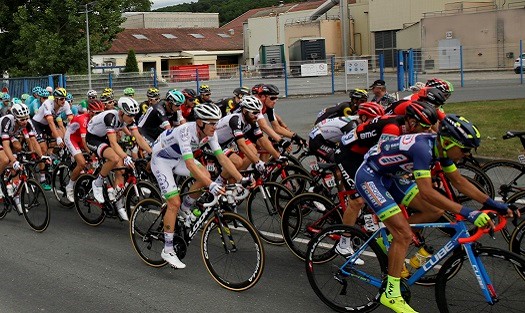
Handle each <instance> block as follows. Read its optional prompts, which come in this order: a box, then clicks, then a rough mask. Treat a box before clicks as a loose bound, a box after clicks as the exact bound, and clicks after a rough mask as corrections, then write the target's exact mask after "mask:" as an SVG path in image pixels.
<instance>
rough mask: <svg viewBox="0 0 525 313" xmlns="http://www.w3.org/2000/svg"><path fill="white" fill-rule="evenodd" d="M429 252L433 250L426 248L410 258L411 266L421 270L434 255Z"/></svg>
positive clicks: (422, 248)
mask: <svg viewBox="0 0 525 313" xmlns="http://www.w3.org/2000/svg"><path fill="white" fill-rule="evenodd" d="M427 250H431V249H429V248H428V247H426V246H423V247H421V248H420V249H419V250H418V251H417V252H416V254H414V256H413V257H411V258H410V262H409V263H410V266H412V267H413V268H420V267H421V266H422V265H423V264H425V263H426V262H427V260H428V259H429V258H430V257H431V256H432V253H430V252H428V251H427Z"/></svg>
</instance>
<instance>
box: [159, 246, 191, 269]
mask: <svg viewBox="0 0 525 313" xmlns="http://www.w3.org/2000/svg"><path fill="white" fill-rule="evenodd" d="M160 256H161V258H162V259H163V260H164V261H166V262H168V263H169V264H170V265H171V266H172V267H173V268H181V269H182V268H185V267H186V264H184V263H182V261H181V260H179V257H178V256H177V254H175V251H170V252H168V253H166V252H165V251H164V249H162V252H161V253H160Z"/></svg>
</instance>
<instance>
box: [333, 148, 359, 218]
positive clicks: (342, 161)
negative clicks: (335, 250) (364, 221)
mask: <svg viewBox="0 0 525 313" xmlns="http://www.w3.org/2000/svg"><path fill="white" fill-rule="evenodd" d="M334 160H335V162H336V163H337V166H338V168H339V171H340V172H341V180H342V182H343V185H344V187H345V189H346V190H354V189H355V181H354V177H355V174H356V172H357V169H358V168H359V166H360V165H361V163H362V162H363V155H360V154H357V153H353V152H349V151H348V150H347V149H344V147H342V148H340V149H337V150H336V151H335V154H334ZM364 204H365V202H364V200H363V199H362V198H361V196H360V195H359V193H356V194H355V195H354V196H353V197H351V199H349V201H348V207H347V208H346V210H345V212H344V215H343V224H345V225H350V226H353V225H355V222H356V220H357V217H358V215H359V211H360V210H361V209H362V208H363V205H364Z"/></svg>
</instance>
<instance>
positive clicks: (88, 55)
mask: <svg viewBox="0 0 525 313" xmlns="http://www.w3.org/2000/svg"><path fill="white" fill-rule="evenodd" d="M96 3H97V2H96V1H91V2H89V3H86V4H84V7H85V10H84V13H86V39H87V64H88V83H89V89H90V90H91V89H92V88H91V52H90V49H89V12H91V11H89V10H88V6H90V5H95V4H96Z"/></svg>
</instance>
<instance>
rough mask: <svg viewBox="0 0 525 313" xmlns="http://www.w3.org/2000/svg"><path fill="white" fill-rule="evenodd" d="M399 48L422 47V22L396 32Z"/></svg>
mask: <svg viewBox="0 0 525 313" xmlns="http://www.w3.org/2000/svg"><path fill="white" fill-rule="evenodd" d="M396 40H397V48H398V49H410V48H420V47H421V23H416V24H414V25H412V26H409V27H407V28H405V29H402V30H400V31H398V32H397V34H396Z"/></svg>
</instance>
